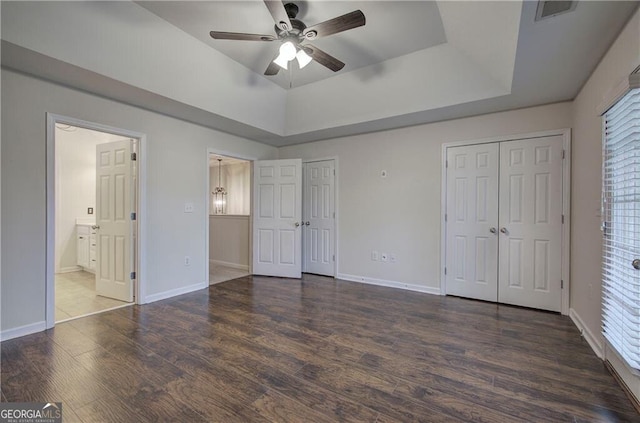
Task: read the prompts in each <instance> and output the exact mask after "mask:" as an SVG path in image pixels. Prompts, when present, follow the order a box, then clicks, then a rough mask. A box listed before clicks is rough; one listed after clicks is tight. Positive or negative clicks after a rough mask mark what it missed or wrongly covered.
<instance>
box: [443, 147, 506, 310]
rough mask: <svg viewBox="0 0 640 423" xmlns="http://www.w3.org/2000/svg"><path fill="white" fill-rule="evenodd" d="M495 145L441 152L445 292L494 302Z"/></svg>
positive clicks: (496, 181)
mask: <svg viewBox="0 0 640 423" xmlns="http://www.w3.org/2000/svg"><path fill="white" fill-rule="evenodd" d="M498 150H499V146H498V144H497V143H493V144H480V145H471V146H462V147H452V148H448V149H447V193H446V197H447V204H446V234H447V235H446V261H445V266H446V276H445V278H446V280H445V283H446V291H447V294H449V295H459V296H461V297H468V298H475V299H479V300H485V301H497V298H498V297H497V293H498V285H497V284H498V235H497V227H498Z"/></svg>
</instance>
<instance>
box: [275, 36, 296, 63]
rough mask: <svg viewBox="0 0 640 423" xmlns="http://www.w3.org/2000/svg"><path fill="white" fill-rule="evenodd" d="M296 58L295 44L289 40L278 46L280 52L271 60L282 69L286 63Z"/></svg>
mask: <svg viewBox="0 0 640 423" xmlns="http://www.w3.org/2000/svg"><path fill="white" fill-rule="evenodd" d="M295 58H296V46H295V45H293V43H292V42H291V41H285V42H284V43H282V45H281V46H280V54H279V55H278V57H276V59H275V60H274V61H273V63H275V64H276V65H278V66H280V67H281V68H282V69H287V63H289V62H290V61H292V60H293V59H295Z"/></svg>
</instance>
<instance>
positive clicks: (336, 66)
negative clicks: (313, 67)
mask: <svg viewBox="0 0 640 423" xmlns="http://www.w3.org/2000/svg"><path fill="white" fill-rule="evenodd" d="M302 48H303V49H304V51H305V53H307V54H308V55H309V56H311V57H312V58H313V60H315V61H316V62H318V63H320V64H321V65H322V66H324V67H326V68H328V69H330V70H332V71H334V72H338V71H339V70H340V69H342V68H343V67H344V63H342V62H341V61H340V60H338V59H336V58H335V57H333V56H331V55H330V54H327V53H325V52H324V51H322V50H320V49H319V48H318V47H315V46H312V45H309V44H307V45H305V46H304V47H302Z"/></svg>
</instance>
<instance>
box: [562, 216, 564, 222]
mask: <svg viewBox="0 0 640 423" xmlns="http://www.w3.org/2000/svg"><path fill="white" fill-rule="evenodd" d="M562 224H563V225H564V214H563V215H562Z"/></svg>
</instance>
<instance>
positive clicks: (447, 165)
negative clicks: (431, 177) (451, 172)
mask: <svg viewBox="0 0 640 423" xmlns="http://www.w3.org/2000/svg"><path fill="white" fill-rule="evenodd" d="M444 167H445V168H447V167H449V160H445V161H444Z"/></svg>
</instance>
